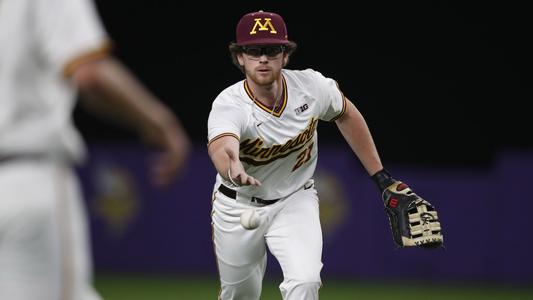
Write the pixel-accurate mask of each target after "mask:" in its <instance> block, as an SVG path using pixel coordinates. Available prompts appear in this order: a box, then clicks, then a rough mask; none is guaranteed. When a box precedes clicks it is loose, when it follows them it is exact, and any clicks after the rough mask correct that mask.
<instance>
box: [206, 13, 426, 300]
mask: <svg viewBox="0 0 533 300" xmlns="http://www.w3.org/2000/svg"><path fill="white" fill-rule="evenodd" d="M236 35H237V40H236V42H235V43H232V44H230V48H229V50H230V52H231V55H232V58H233V62H234V64H235V65H236V66H237V67H238V68H239V69H240V70H241V71H242V72H243V73H244V74H245V76H246V78H245V80H242V81H240V82H237V83H236V84H234V85H232V86H230V87H228V88H226V89H225V90H224V91H222V92H221V93H220V94H219V95H218V97H217V98H216V99H215V100H214V102H213V106H212V110H211V112H210V115H209V121H208V141H209V143H208V150H209V155H210V157H211V160H212V161H213V164H214V166H215V168H216V169H217V171H218V175H217V177H216V183H215V187H214V193H213V198H214V201H213V216H212V222H213V239H214V244H215V252H216V256H217V263H218V270H219V275H220V281H221V291H220V299H224V300H225V299H259V298H260V295H261V284H262V279H263V275H264V272H265V268H266V258H267V255H266V246H268V248H269V250H270V251H271V253H272V254H273V255H274V256H275V257H276V259H277V260H278V262H279V263H280V265H281V269H282V271H283V276H284V280H283V282H282V283H281V285H280V290H281V294H282V296H283V299H291V300H294V299H299V300H304V299H305V300H312V299H318V290H319V288H320V286H321V278H320V271H321V269H322V261H321V259H322V258H321V256H322V231H321V225H320V219H319V201H318V197H317V191H316V189H315V186H314V181H313V174H314V171H315V167H316V164H317V133H316V129H317V123H318V121H319V120H324V121H329V122H335V123H336V124H337V126H338V128H339V130H340V132H341V133H342V135H343V136H344V138H345V139H346V141H347V143H348V144H349V145H350V147H351V149H352V150H353V151H354V153H355V154H356V155H357V157H358V158H359V160H360V161H361V163H362V165H363V166H364V168H365V169H366V171H367V172H368V174H369V175H372V176H371V177H372V179H374V181H375V182H376V184H377V185H378V187H379V189H380V191H381V192H382V195H383V197H384V201H385V202H386V205H387V203H388V200H389V198H386V197H389V196H390V195H391V194H393V195H395V198H394V199H396V201H397V202H396V203H401V204H403V203H407V202H413V203H414V200H415V199H414V198H413V197H414V196H413V195H414V194H408V195H407V194H406V195H399V193H400V191H405V192H407V187H406V186H402V187H401V189H397V190H396V186H398V183H399V182H397V181H395V180H394V179H392V177H390V175H389V174H388V173H387V172H386V171H385V170H384V169H383V166H382V164H381V161H380V158H379V155H378V152H377V150H376V147H375V145H374V142H373V140H372V136H371V134H370V131H369V129H368V127H367V124H366V122H365V120H364V118H363V116H362V115H361V113H360V112H359V111H358V110H357V108H356V107H355V106H354V105H353V104H352V102H350V101H349V100H348V99H347V98H346V97H344V95H343V94H342V93H341V91H340V89H339V87H338V86H337V83H336V82H335V81H334V80H333V79H330V78H327V77H325V76H323V75H322V74H321V73H319V72H317V71H314V70H312V69H307V70H303V71H295V70H287V69H283V67H284V66H285V65H286V64H287V63H288V61H289V56H290V55H291V53H292V52H293V51H294V50H295V49H296V44H295V43H294V42H292V41H289V40H288V38H287V29H286V26H285V23H284V21H283V19H282V18H281V16H279V15H278V14H275V13H269V12H263V11H259V12H254V13H249V14H246V15H244V16H243V17H242V18H241V20H240V21H239V23H238V25H237V30H236ZM392 187H394V190H390V191H389V189H392ZM397 194H398V195H397ZM404 196H405V199H404V198H403V197H404ZM409 197H410V198H409ZM407 198H409V199H407ZM398 199H401V201H400V200H398ZM404 200H405V201H404ZM399 206H400V207H401V205H399ZM250 209H253V210H255V212H252V213H251V212H250ZM258 215H259V216H260V218H259V217H257V216H258ZM428 218H429V217H428ZM393 231H394V230H393ZM426 241H430V239H429V238H426V237H424V242H426Z"/></svg>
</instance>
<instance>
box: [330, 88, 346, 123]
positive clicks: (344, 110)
mask: <svg viewBox="0 0 533 300" xmlns="http://www.w3.org/2000/svg"><path fill="white" fill-rule="evenodd" d="M335 83H336V84H337V89H339V93H341V97H342V110H341V112H340V113H339V114H338V115H337V116H335V117H334V118H333V119H331V120H329V121H330V122H333V121H335V120H337V119H338V118H340V117H342V116H343V115H344V113H345V112H346V101H347V100H346V97H344V94H343V93H342V91H341V89H340V88H339V84H338V83H337V82H336V81H335Z"/></svg>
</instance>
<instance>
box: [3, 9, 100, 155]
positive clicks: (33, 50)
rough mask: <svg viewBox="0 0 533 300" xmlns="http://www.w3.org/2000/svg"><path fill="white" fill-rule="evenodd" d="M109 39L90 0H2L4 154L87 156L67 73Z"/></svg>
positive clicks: (73, 94) (97, 50)
mask: <svg viewBox="0 0 533 300" xmlns="http://www.w3.org/2000/svg"><path fill="white" fill-rule="evenodd" d="M106 40H107V38H106V34H105V32H104V30H103V28H102V26H101V24H100V22H99V20H98V18H97V15H96V12H95V10H94V7H93V6H92V3H91V2H89V1H88V0H46V1H39V0H0V154H4V155H11V154H18V153H28V152H29V153H44V154H49V155H54V156H60V157H63V158H64V157H68V158H72V159H80V158H82V157H83V154H84V151H85V150H84V146H83V143H82V141H81V138H80V137H79V134H78V132H77V131H76V130H75V129H74V127H73V126H72V121H71V112H72V109H73V106H74V103H75V99H76V97H75V89H74V87H73V86H72V85H69V84H68V82H67V81H65V76H66V75H67V74H68V72H70V71H71V70H72V68H73V67H74V66H75V65H77V64H79V63H82V62H83V60H84V59H87V58H90V57H93V56H95V55H99V54H100V53H102V52H104V51H105V48H106V45H107V42H106Z"/></svg>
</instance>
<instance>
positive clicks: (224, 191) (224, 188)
mask: <svg viewBox="0 0 533 300" xmlns="http://www.w3.org/2000/svg"><path fill="white" fill-rule="evenodd" d="M218 191H219V192H221V193H222V194H224V196H226V197H228V198H231V199H237V191H235V190H232V189H230V188H229V187H227V186H225V185H223V184H221V185H220V186H219V187H218ZM279 200H281V198H278V199H272V200H265V199H261V198H257V197H251V198H250V201H251V202H253V203H257V204H262V205H270V204H274V203H276V202H278V201H279Z"/></svg>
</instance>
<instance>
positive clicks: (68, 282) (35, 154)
mask: <svg viewBox="0 0 533 300" xmlns="http://www.w3.org/2000/svg"><path fill="white" fill-rule="evenodd" d="M77 90H79V91H80V92H81V94H82V96H83V99H84V100H86V101H87V103H88V104H89V105H90V106H92V107H93V108H101V109H102V111H103V113H104V114H107V115H108V116H109V117H111V118H113V119H115V120H118V119H120V120H123V121H125V122H126V124H129V125H131V127H134V128H135V129H136V130H138V131H139V133H140V134H141V135H142V137H143V138H144V139H145V141H147V142H148V143H150V145H152V146H156V147H159V148H160V149H162V152H161V156H159V159H158V160H156V162H155V163H154V166H153V169H152V171H153V174H152V175H153V177H152V178H153V180H154V183H155V184H158V185H165V184H169V183H170V182H172V180H173V178H174V176H175V175H177V173H178V172H179V171H180V169H181V168H182V166H183V164H184V162H185V160H186V157H187V155H188V152H189V149H190V142H189V139H188V137H187V134H186V133H185V132H184V129H183V128H182V126H181V125H180V123H179V122H178V120H177V119H176V117H175V116H174V115H173V113H172V111H171V110H169V109H168V108H167V107H165V106H164V105H163V104H162V103H161V102H160V101H159V100H158V99H157V98H155V97H154V96H153V95H152V94H151V93H150V92H149V91H148V90H147V89H146V88H145V87H144V86H143V85H142V84H141V83H140V82H139V81H138V80H137V79H136V78H135V77H134V75H133V74H132V73H131V72H130V71H129V70H127V69H126V67H124V66H123V65H121V64H120V63H119V62H118V61H117V60H116V59H115V58H113V56H112V55H111V54H110V47H109V41H108V37H107V35H106V33H105V31H104V29H103V27H102V24H101V22H100V20H99V19H98V15H97V12H96V10H95V8H94V6H93V3H91V2H90V0H48V1H36V0H0V299H5V300H7V299H10V300H36V299H39V300H95V299H100V297H99V296H98V295H97V293H96V292H95V291H94V289H93V288H92V283H91V280H92V278H91V276H92V274H91V272H92V270H91V264H92V263H91V258H90V257H91V256H90V253H89V251H90V247H89V241H88V232H87V230H88V228H87V223H86V215H85V211H84V207H83V201H82V193H81V190H80V184H79V182H78V178H77V177H76V174H75V171H74V168H73V166H74V165H75V164H77V163H80V162H82V160H83V158H84V156H85V151H86V150H85V146H84V143H83V141H82V138H81V137H80V135H79V133H78V131H77V130H76V129H75V128H74V126H73V121H72V111H73V107H74V105H75V99H76V91H77Z"/></svg>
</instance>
